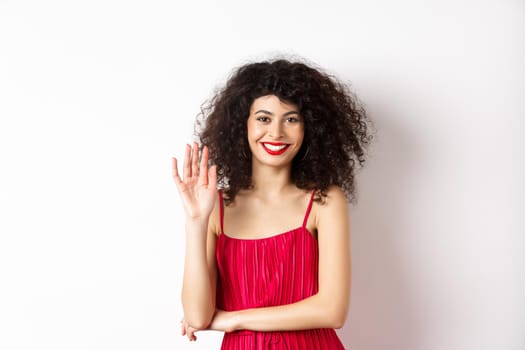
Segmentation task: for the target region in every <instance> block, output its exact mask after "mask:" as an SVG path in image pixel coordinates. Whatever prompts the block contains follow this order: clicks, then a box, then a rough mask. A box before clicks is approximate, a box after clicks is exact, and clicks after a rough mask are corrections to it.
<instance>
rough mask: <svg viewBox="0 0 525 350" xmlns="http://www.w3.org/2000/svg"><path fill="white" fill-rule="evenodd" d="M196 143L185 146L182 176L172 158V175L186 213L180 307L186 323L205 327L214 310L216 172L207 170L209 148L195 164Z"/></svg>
mask: <svg viewBox="0 0 525 350" xmlns="http://www.w3.org/2000/svg"><path fill="white" fill-rule="evenodd" d="M198 152H199V150H198V146H197V144H196V143H194V144H193V149H192V148H191V147H190V146H189V145H188V146H187V147H186V156H185V159H184V166H183V179H181V178H180V177H179V174H178V169H177V160H176V159H175V158H174V160H173V177H174V180H175V183H176V185H177V189H178V190H179V194H180V196H181V199H182V202H183V205H184V210H185V216H186V230H185V231H186V237H185V238H186V239H185V242H186V249H185V253H186V254H185V260H184V277H183V283H182V306H183V309H184V317H185V321H186V323H187V324H188V325H189V326H191V327H193V328H195V329H204V328H206V327H207V326H208V325H209V324H210V321H211V319H212V317H213V314H214V312H215V288H216V279H217V276H216V274H217V273H216V266H215V258H214V252H215V244H216V238H215V237H216V235H215V231H216V225H215V224H214V223H215V222H216V219H215V218H216V215H217V214H216V213H215V212H216V211H217V210H216V209H215V208H216V207H217V189H216V186H217V172H216V167H215V166H212V167H211V168H210V171H209V173H208V150H207V148H206V147H205V148H204V149H203V152H202V158H201V162H200V165H199V164H198Z"/></svg>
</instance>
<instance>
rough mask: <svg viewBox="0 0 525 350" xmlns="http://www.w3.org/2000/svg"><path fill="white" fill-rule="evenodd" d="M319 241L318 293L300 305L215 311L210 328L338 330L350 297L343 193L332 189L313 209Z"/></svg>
mask: <svg viewBox="0 0 525 350" xmlns="http://www.w3.org/2000/svg"><path fill="white" fill-rule="evenodd" d="M316 223H317V231H318V240H319V291H318V293H317V294H315V295H313V296H311V297H309V298H306V299H303V300H301V301H299V302H296V303H293V304H288V305H280V306H273V307H263V308H255V309H246V310H240V311H235V312H225V311H218V312H217V314H216V315H215V318H214V320H213V322H212V324H211V328H212V329H217V330H223V331H233V330H239V329H249V330H254V331H278V330H280V331H285V330H299V329H313V328H341V327H342V326H343V324H344V322H345V320H346V316H347V313H348V307H349V298H350V278H351V266H350V218H349V214H348V204H347V201H346V198H345V196H344V193H343V192H342V191H341V190H340V189H339V188H338V187H335V186H333V187H331V188H330V189H329V191H328V198H327V200H326V204H325V205H319V206H317V209H316Z"/></svg>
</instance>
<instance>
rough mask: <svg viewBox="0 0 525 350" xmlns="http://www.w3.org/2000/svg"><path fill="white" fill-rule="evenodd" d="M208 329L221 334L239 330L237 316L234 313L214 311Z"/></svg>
mask: <svg viewBox="0 0 525 350" xmlns="http://www.w3.org/2000/svg"><path fill="white" fill-rule="evenodd" d="M208 329H211V330H214V331H221V332H233V331H236V330H238V329H239V325H238V315H237V312H235V311H224V310H220V309H216V310H215V315H213V319H212V321H211V324H210V326H209V327H208Z"/></svg>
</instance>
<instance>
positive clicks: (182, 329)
mask: <svg viewBox="0 0 525 350" xmlns="http://www.w3.org/2000/svg"><path fill="white" fill-rule="evenodd" d="M180 334H181V335H186V325H185V324H184V322H181V324H180Z"/></svg>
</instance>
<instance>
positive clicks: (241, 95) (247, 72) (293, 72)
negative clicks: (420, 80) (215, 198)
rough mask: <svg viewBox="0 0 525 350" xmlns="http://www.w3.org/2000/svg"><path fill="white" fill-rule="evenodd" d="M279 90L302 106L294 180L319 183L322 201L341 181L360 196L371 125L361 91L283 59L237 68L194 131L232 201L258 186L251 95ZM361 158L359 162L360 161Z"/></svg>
mask: <svg viewBox="0 0 525 350" xmlns="http://www.w3.org/2000/svg"><path fill="white" fill-rule="evenodd" d="M266 95H275V96H277V97H278V98H279V99H280V100H282V101H286V102H291V103H293V104H295V105H297V106H298V108H299V112H300V115H301V116H302V117H303V120H304V140H303V144H302V146H301V149H300V150H299V152H298V154H297V155H296V156H295V158H294V159H293V161H292V171H291V180H292V182H293V183H294V184H295V185H296V186H297V187H298V188H301V189H305V190H313V189H317V190H318V193H317V196H316V201H318V202H324V198H325V197H326V195H327V190H328V187H329V186H330V185H337V186H340V187H341V189H342V190H343V191H344V193H345V195H346V196H347V199H348V200H349V201H350V202H354V201H355V199H356V189H355V185H354V175H355V167H356V165H357V163H359V165H360V166H363V164H364V162H365V146H367V145H368V144H369V143H370V142H371V140H372V138H373V137H372V135H371V133H370V129H371V127H372V123H371V121H370V119H369V118H368V116H367V114H366V112H365V110H364V108H363V107H362V105H361V104H360V103H359V101H358V99H357V98H356V96H355V94H354V93H352V92H351V91H350V90H349V88H348V86H347V85H345V84H343V83H341V82H340V81H339V80H337V79H336V78H335V77H334V76H333V75H330V74H327V73H325V72H323V71H322V70H321V69H320V68H313V67H312V66H311V65H307V64H305V63H302V62H292V61H289V60H286V59H277V60H273V61H272V60H271V61H263V62H257V63H250V64H246V65H244V66H241V67H239V68H237V69H236V70H235V71H234V72H233V74H232V75H231V76H230V78H229V79H228V81H227V83H226V85H225V86H224V87H223V88H222V89H220V90H218V91H217V92H216V93H215V95H214V96H213V97H212V98H211V99H210V100H208V101H207V102H205V103H204V104H203V105H202V106H201V113H200V114H199V116H198V119H197V124H196V126H197V129H196V134H197V136H198V138H199V141H200V144H201V147H203V146H208V149H209V156H210V163H214V164H216V165H217V171H218V181H219V187H221V188H223V192H224V194H225V201H226V203H227V204H229V203H231V202H233V201H234V199H235V196H236V194H237V193H238V192H239V191H240V190H242V189H249V188H252V186H253V185H252V179H251V170H252V168H251V151H250V148H249V146H248V139H247V126H246V125H247V124H246V123H247V119H248V116H249V111H250V107H251V105H252V103H253V101H254V100H255V99H256V98H258V97H261V96H266ZM356 162H357V163H356Z"/></svg>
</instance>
